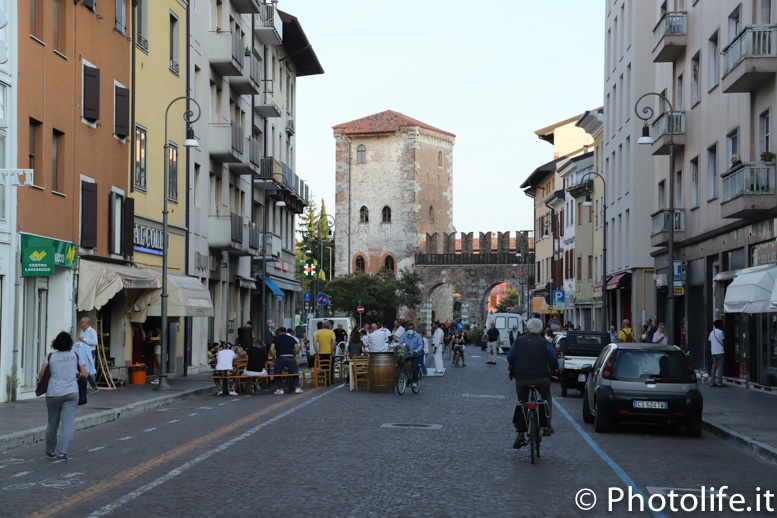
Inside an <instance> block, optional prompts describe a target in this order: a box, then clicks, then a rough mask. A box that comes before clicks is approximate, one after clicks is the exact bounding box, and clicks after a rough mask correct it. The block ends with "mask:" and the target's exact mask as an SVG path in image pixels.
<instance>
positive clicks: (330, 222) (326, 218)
mask: <svg viewBox="0 0 777 518" xmlns="http://www.w3.org/2000/svg"><path fill="white" fill-rule="evenodd" d="M322 221H323V222H324V223H326V236H325V237H326V238H327V239H332V229H333V228H334V227H335V218H334V216H332V215H331V214H321V216H319V217H318V219H317V220H316V226H315V228H316V231H317V233H318V232H319V227H320V226H321V222H322ZM323 266H324V238H323V237H321V236H320V235H319V236H318V267H317V268H316V281H315V282H316V290H315V295H314V297H313V300H312V303H313V316H315V317H317V316H318V300H317V299H318V288H319V285H320V283H321V280H320V276H319V270H320V269H321V268H322V267H323ZM329 267H330V273H331V267H332V261H331V259H330V261H329ZM330 279H331V277H330Z"/></svg>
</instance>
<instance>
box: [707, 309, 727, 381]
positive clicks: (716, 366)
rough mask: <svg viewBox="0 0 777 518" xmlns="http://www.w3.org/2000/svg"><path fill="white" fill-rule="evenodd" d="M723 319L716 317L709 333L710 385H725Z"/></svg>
mask: <svg viewBox="0 0 777 518" xmlns="http://www.w3.org/2000/svg"><path fill="white" fill-rule="evenodd" d="M724 339H725V337H724V336H723V321H722V320H720V319H718V320H716V321H714V322H713V323H712V332H711V333H710V337H709V341H710V351H711V352H712V372H711V373H710V387H725V386H726V385H724V384H723V358H724V357H725V352H726V351H725V349H724V348H723V340H724Z"/></svg>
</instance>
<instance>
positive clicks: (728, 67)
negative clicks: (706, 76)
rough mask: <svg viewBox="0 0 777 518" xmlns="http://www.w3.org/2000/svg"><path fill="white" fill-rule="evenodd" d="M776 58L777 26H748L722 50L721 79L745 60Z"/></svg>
mask: <svg viewBox="0 0 777 518" xmlns="http://www.w3.org/2000/svg"><path fill="white" fill-rule="evenodd" d="M773 57H777V25H748V26H747V27H745V30H744V31H742V32H741V33H740V34H739V36H737V37H736V38H735V39H734V41H732V42H731V43H729V44H728V45H726V47H725V48H724V49H723V77H725V76H726V75H728V73H729V72H731V71H732V70H734V68H735V67H736V66H737V65H738V64H739V63H741V62H742V61H743V60H744V59H747V58H773Z"/></svg>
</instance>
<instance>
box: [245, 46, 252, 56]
mask: <svg viewBox="0 0 777 518" xmlns="http://www.w3.org/2000/svg"><path fill="white" fill-rule="evenodd" d="M250 55H251V47H246V57H249V56H250Z"/></svg>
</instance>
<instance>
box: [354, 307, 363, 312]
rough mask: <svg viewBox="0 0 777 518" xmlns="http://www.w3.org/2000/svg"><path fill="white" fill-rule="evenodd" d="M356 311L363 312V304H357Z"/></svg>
mask: <svg viewBox="0 0 777 518" xmlns="http://www.w3.org/2000/svg"><path fill="white" fill-rule="evenodd" d="M356 311H357V312H358V313H364V306H358V307H357V308H356Z"/></svg>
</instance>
